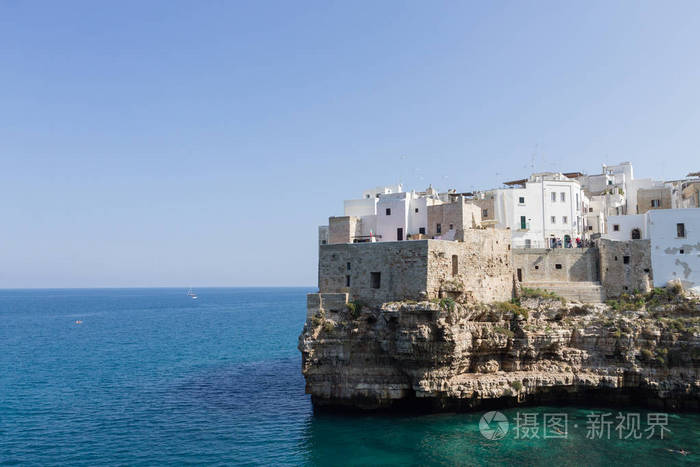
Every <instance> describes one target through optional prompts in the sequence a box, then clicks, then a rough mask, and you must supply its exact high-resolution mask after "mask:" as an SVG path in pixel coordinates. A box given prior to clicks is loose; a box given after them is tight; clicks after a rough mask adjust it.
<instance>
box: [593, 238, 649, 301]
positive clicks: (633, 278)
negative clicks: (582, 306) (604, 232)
mask: <svg viewBox="0 0 700 467" xmlns="http://www.w3.org/2000/svg"><path fill="white" fill-rule="evenodd" d="M598 250H599V251H600V282H601V284H602V285H603V288H604V289H605V293H606V295H607V296H608V297H618V296H620V294H623V293H631V292H633V291H634V290H638V291H640V292H648V291H649V290H650V288H651V286H652V284H653V276H652V270H651V243H650V241H649V240H626V241H614V240H608V239H605V238H601V239H600V240H599V241H598Z"/></svg>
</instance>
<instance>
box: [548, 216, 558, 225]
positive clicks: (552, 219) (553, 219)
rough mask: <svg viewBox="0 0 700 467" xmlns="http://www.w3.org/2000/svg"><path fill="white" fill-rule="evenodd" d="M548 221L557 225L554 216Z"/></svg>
mask: <svg viewBox="0 0 700 467" xmlns="http://www.w3.org/2000/svg"><path fill="white" fill-rule="evenodd" d="M550 220H551V221H552V224H556V223H557V218H556V217H555V216H552V217H551V218H550Z"/></svg>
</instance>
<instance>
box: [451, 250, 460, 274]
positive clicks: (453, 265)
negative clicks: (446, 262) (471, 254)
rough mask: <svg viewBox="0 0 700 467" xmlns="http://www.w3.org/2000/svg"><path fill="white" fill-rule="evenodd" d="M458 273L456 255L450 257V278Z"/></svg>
mask: <svg viewBox="0 0 700 467" xmlns="http://www.w3.org/2000/svg"><path fill="white" fill-rule="evenodd" d="M458 273H459V259H458V258H457V255H452V277H455V276H456V275H457V274H458Z"/></svg>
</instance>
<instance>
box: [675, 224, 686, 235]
mask: <svg viewBox="0 0 700 467" xmlns="http://www.w3.org/2000/svg"><path fill="white" fill-rule="evenodd" d="M676 236H677V237H678V238H685V224H676Z"/></svg>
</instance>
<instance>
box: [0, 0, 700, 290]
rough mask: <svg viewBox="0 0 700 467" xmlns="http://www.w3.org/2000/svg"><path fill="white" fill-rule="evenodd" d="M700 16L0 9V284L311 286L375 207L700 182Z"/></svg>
mask: <svg viewBox="0 0 700 467" xmlns="http://www.w3.org/2000/svg"><path fill="white" fill-rule="evenodd" d="M699 45H700V3H699V2H683V1H673V2H660V1H655V2H651V1H586V2H561V1H554V2H547V1H537V2H532V1H520V2H511V1H489V2H481V1H479V2H477V1H472V2H467V1H459V2H438V1H430V2H427V1H416V2H412V1H402V2H393V1H381V2H377V1H351V2H350V1H344V2H340V1H327V0H326V1H319V2H313V1H296V2H291V1H283V2H274V1H247V2H246V1H214V0H211V1H194V0H192V1H174V0H168V1H155V0H150V1H148V2H143V1H124V0H119V1H104V2H92V1H85V2H75V1H62V2H54V1H43V2H42V1H16V0H1V1H0V162H1V163H2V164H1V166H0V168H1V169H0V199H1V200H2V201H1V202H0V206H2V208H3V216H2V217H3V222H2V228H1V229H0V287H2V288H23V287H187V286H193V287H204V286H314V285H315V284H316V278H317V271H316V268H317V261H318V255H317V249H318V246H317V245H318V244H317V226H318V225H321V224H324V223H327V218H328V216H332V215H342V210H343V204H342V202H343V200H344V199H352V198H358V197H359V196H360V195H361V192H362V191H363V190H365V189H367V188H370V187H374V186H378V185H389V184H394V183H397V182H402V183H403V184H404V187H405V188H407V189H412V188H415V189H424V188H426V187H427V186H428V184H432V185H433V186H434V187H437V188H439V189H441V190H445V189H448V188H456V189H458V190H472V189H476V188H494V187H498V186H500V184H501V183H502V182H503V181H506V180H512V179H518V178H523V177H526V176H527V175H528V174H529V173H531V172H533V171H549V170H560V171H582V172H586V173H591V174H593V173H600V170H601V164H604V163H607V164H615V163H618V162H622V161H631V162H632V163H633V164H634V168H635V176H636V177H638V178H647V177H653V178H660V179H674V178H680V177H683V176H685V175H686V174H687V173H688V172H691V171H698V170H700V86H698V83H700V47H699Z"/></svg>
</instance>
